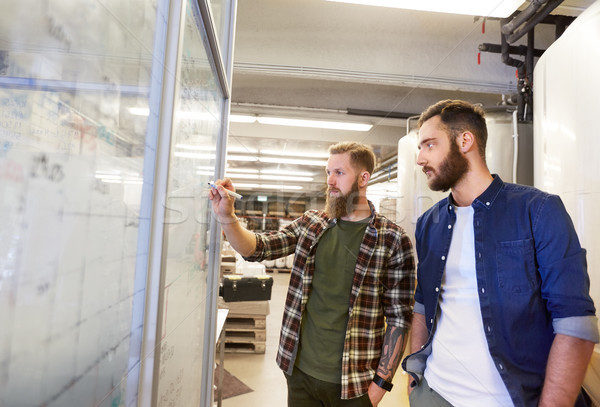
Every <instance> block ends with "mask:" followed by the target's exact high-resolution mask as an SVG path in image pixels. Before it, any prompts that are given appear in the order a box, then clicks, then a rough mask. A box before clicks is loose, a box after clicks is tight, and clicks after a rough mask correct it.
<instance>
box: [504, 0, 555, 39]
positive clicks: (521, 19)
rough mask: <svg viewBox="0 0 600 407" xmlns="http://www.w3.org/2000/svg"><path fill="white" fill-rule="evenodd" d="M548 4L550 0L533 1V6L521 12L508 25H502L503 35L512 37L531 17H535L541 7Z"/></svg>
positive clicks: (530, 5)
mask: <svg viewBox="0 0 600 407" xmlns="http://www.w3.org/2000/svg"><path fill="white" fill-rule="evenodd" d="M547 2H548V0H533V1H531V4H529V6H527V8H526V9H525V10H523V11H521V12H520V13H519V14H517V15H516V16H515V17H514V18H513V19H511V20H510V21H508V22H507V23H506V24H502V28H501V31H502V34H506V35H510V34H512V33H513V32H515V30H516V29H517V28H519V26H520V25H521V24H523V23H525V22H526V21H527V20H528V19H529V17H531V16H532V15H534V14H535V13H536V12H537V11H538V10H539V9H540V7H542V6H543V5H544V4H546V3H547Z"/></svg>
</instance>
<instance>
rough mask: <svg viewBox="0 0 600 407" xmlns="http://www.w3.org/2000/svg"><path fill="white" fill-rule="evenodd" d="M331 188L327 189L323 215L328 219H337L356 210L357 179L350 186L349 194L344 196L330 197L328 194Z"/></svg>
mask: <svg viewBox="0 0 600 407" xmlns="http://www.w3.org/2000/svg"><path fill="white" fill-rule="evenodd" d="M330 192H331V187H327V197H326V201H325V213H327V216H328V217H329V218H330V219H339V218H341V217H344V216H346V215H348V214H350V213H352V212H354V209H355V208H356V205H357V204H358V202H355V201H357V200H358V177H356V181H355V182H354V184H352V188H351V189H350V192H349V193H348V194H346V195H340V196H332V195H331V194H330Z"/></svg>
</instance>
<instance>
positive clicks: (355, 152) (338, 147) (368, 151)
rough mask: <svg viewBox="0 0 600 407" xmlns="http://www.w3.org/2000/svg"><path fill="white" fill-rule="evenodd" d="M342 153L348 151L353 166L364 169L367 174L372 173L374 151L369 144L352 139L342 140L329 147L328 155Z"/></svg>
mask: <svg viewBox="0 0 600 407" xmlns="http://www.w3.org/2000/svg"><path fill="white" fill-rule="evenodd" d="M343 153H350V161H351V163H352V166H353V167H354V168H357V169H359V170H362V169H365V170H367V172H368V173H369V174H373V170H374V169H375V153H373V149H372V148H371V147H370V146H368V145H366V144H362V143H357V142H354V141H342V142H340V143H337V144H334V145H332V146H330V147H329V154H330V155H332V154H343Z"/></svg>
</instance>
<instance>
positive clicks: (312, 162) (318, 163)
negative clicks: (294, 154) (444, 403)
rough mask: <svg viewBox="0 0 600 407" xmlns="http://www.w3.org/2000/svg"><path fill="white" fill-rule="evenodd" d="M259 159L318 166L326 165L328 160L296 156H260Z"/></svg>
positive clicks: (264, 161)
mask: <svg viewBox="0 0 600 407" xmlns="http://www.w3.org/2000/svg"><path fill="white" fill-rule="evenodd" d="M258 161H260V162H261V163H281V164H297V165H314V166H317V167H325V166H326V165H327V161H320V160H302V159H295V158H282V157H259V158H258Z"/></svg>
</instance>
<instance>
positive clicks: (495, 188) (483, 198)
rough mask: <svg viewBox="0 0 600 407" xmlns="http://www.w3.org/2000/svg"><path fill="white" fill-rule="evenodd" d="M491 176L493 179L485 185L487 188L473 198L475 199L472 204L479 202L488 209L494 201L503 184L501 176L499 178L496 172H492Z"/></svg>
mask: <svg viewBox="0 0 600 407" xmlns="http://www.w3.org/2000/svg"><path fill="white" fill-rule="evenodd" d="M493 177H494V179H493V180H492V183H491V184H490V186H489V187H487V189H486V190H485V191H483V193H482V194H481V195H479V196H478V197H477V198H475V200H474V201H473V205H475V204H479V205H482V206H483V207H485V208H487V209H490V208H491V207H492V205H493V204H494V201H495V200H496V198H497V197H498V194H499V193H500V190H501V189H502V187H503V186H504V181H502V178H500V176H499V175H498V174H493Z"/></svg>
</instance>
